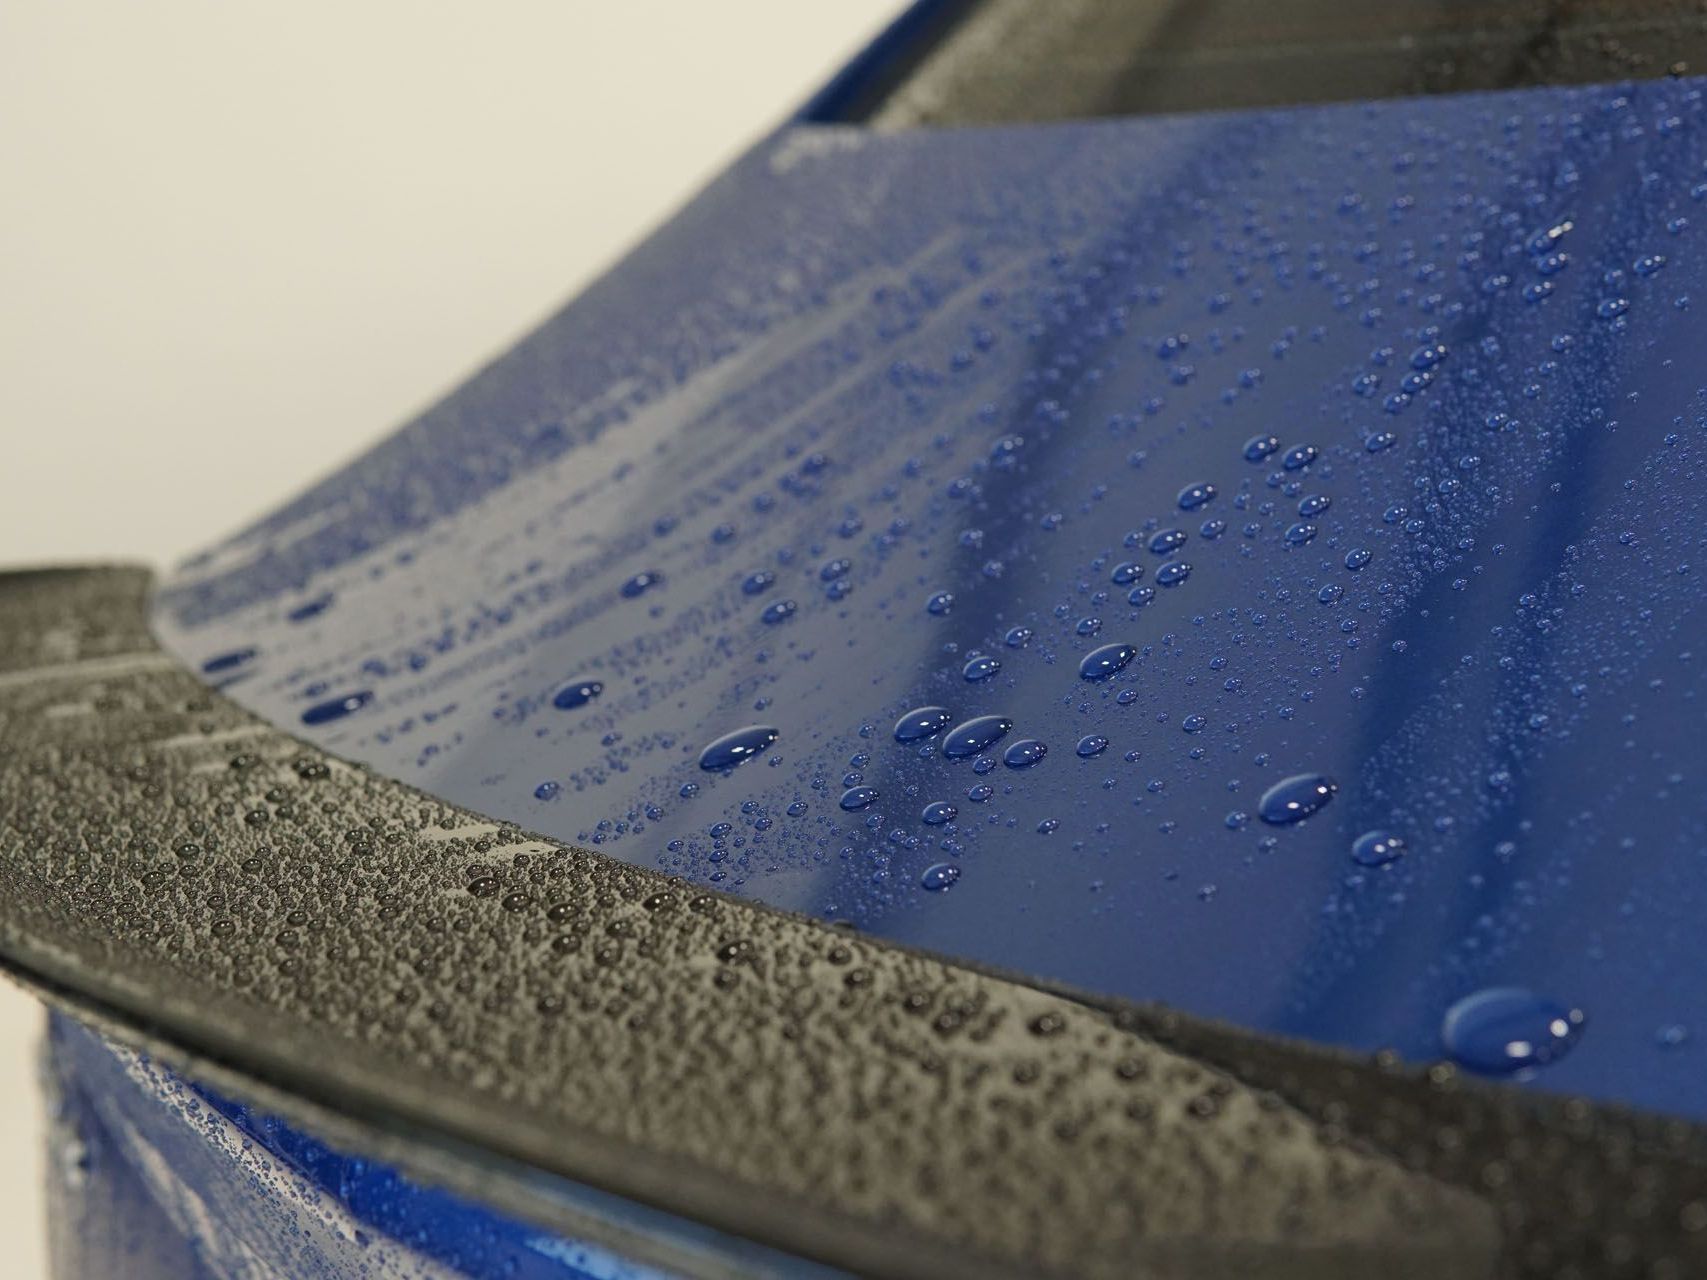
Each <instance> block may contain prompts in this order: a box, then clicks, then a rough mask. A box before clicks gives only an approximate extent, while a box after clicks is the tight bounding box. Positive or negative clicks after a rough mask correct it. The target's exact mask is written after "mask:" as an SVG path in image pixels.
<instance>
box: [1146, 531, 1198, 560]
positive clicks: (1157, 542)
mask: <svg viewBox="0 0 1707 1280" xmlns="http://www.w3.org/2000/svg"><path fill="white" fill-rule="evenodd" d="M1188 536H1189V535H1188V534H1187V533H1186V531H1185V530H1184V529H1163V530H1162V531H1161V532H1160V533H1158V534H1157V535H1156V536H1155V537H1153V538H1151V539H1150V552H1151V554H1152V555H1158V556H1171V555H1172V554H1173V553H1174V552H1176V551H1178V550H1179V549H1180V548H1181V547H1183V546H1184V545H1185V543H1186V538H1187V537H1188Z"/></svg>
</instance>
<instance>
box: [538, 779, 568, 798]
mask: <svg viewBox="0 0 1707 1280" xmlns="http://www.w3.org/2000/svg"><path fill="white" fill-rule="evenodd" d="M561 790H562V788H561V787H559V786H558V785H557V784H556V783H555V782H542V783H540V784H539V785H538V786H537V787H535V788H534V789H533V798H534V799H535V800H550V799H552V798H554V797H555V796H556V795H557V793H558V792H559V791H561Z"/></svg>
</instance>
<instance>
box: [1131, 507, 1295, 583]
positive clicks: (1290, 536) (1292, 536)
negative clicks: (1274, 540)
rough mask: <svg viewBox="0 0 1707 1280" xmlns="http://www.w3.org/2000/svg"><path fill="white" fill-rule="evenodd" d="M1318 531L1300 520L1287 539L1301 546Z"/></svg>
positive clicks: (1287, 532)
mask: <svg viewBox="0 0 1707 1280" xmlns="http://www.w3.org/2000/svg"><path fill="white" fill-rule="evenodd" d="M1317 532H1318V530H1317V528H1316V526H1315V525H1313V524H1310V523H1309V522H1308V521H1305V520H1300V521H1299V522H1298V523H1297V524H1295V525H1291V526H1289V527H1288V528H1287V530H1286V540H1287V542H1289V543H1291V544H1292V545H1293V546H1295V547H1301V546H1303V545H1304V544H1305V543H1306V542H1309V541H1310V540H1311V539H1313V538H1314V537H1315V536H1316V534H1317ZM1160 580H1161V579H1160V577H1159V576H1158V578H1157V581H1158V582H1159V581H1160Z"/></svg>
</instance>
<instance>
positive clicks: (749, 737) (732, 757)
mask: <svg viewBox="0 0 1707 1280" xmlns="http://www.w3.org/2000/svg"><path fill="white" fill-rule="evenodd" d="M780 737H782V734H781V732H779V731H778V730H776V729H773V728H772V727H771V726H770V725H768V724H750V725H748V726H747V727H746V728H744V729H737V730H735V731H734V732H733V733H726V734H724V735H723V736H722V737H721V738H719V739H717V741H715V742H713V743H711V745H709V746H708V747H706V749H705V750H704V751H701V752H700V753H699V767H700V768H701V769H704V770H705V771H706V772H707V773H723V772H725V771H727V770H729V769H733V768H734V767H735V766H736V765H738V764H741V763H742V762H743V761H746V760H751V759H752V758H753V757H754V756H756V755H758V754H759V753H760V752H762V751H764V750H765V749H766V748H767V747H769V746H770V745H771V743H773V742H775V741H776V740H777V739H778V738H780Z"/></svg>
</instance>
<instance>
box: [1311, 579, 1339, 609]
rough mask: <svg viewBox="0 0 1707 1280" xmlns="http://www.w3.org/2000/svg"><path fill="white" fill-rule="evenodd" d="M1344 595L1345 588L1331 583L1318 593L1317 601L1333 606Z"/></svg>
mask: <svg viewBox="0 0 1707 1280" xmlns="http://www.w3.org/2000/svg"><path fill="white" fill-rule="evenodd" d="M1344 594H1345V588H1344V587H1342V586H1340V585H1339V583H1337V582H1330V583H1328V584H1327V585H1326V586H1324V587H1323V588H1322V589H1321V590H1320V591H1318V592H1316V599H1317V600H1319V601H1321V602H1322V603H1323V604H1333V603H1334V602H1335V601H1337V600H1338V599H1339V598H1340V597H1341V596H1343V595H1344Z"/></svg>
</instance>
